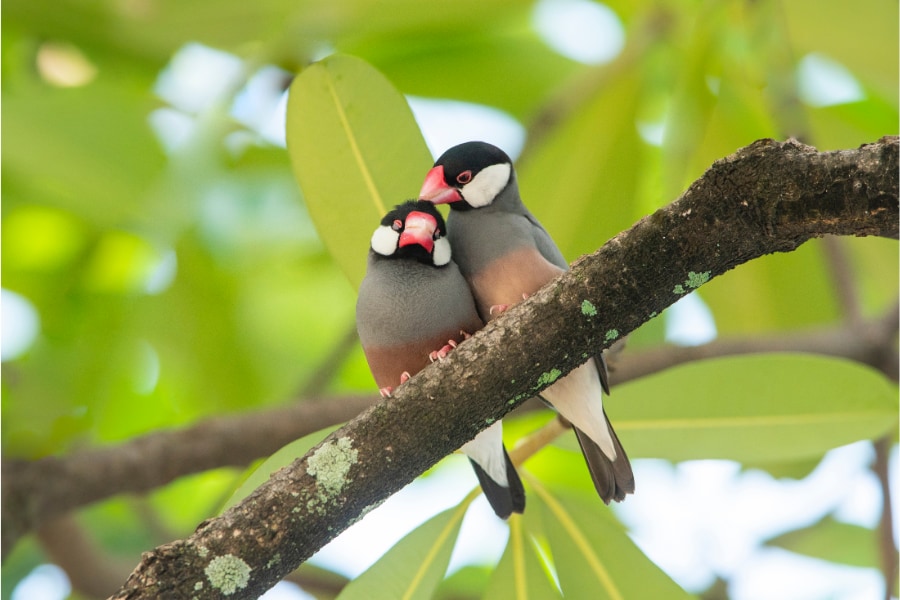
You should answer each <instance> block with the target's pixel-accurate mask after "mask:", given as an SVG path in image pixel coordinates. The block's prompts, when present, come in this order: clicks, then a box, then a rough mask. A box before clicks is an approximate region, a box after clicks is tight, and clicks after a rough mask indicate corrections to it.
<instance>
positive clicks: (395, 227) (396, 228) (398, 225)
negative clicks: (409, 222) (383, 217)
mask: <svg viewBox="0 0 900 600" xmlns="http://www.w3.org/2000/svg"><path fill="white" fill-rule="evenodd" d="M391 229H393V230H394V231H400V230H401V229H403V221H401V220H400V219H394V222H393V224H392V225H391Z"/></svg>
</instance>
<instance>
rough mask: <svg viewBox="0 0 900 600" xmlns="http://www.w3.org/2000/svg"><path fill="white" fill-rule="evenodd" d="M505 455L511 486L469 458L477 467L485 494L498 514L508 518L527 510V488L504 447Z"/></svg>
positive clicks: (476, 473)
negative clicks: (499, 480) (501, 481)
mask: <svg viewBox="0 0 900 600" xmlns="http://www.w3.org/2000/svg"><path fill="white" fill-rule="evenodd" d="M503 457H504V458H505V459H506V479H507V481H508V482H509V486H504V485H500V484H499V483H497V482H496V481H494V480H493V479H491V476H490V475H488V474H487V472H485V470H484V469H482V468H481V467H480V466H479V465H478V463H477V462H475V461H474V460H472V459H471V458H470V459H469V462H470V463H472V468H473V469H475V475H477V476H478V483H480V484H481V489H482V491H484V496H485V498H487V501H488V503H489V504H490V505H491V508H493V509H494V512H495V513H497V516H498V517H500V518H501V519H508V518H509V515H511V514H512V513H514V512H516V513H522V512H525V488H524V487H522V480H521V479H519V473H518V472H517V471H516V467H515V466H514V465H513V464H512V461H511V460H510V459H509V454H507V453H506V448H505V447H504V448H503Z"/></svg>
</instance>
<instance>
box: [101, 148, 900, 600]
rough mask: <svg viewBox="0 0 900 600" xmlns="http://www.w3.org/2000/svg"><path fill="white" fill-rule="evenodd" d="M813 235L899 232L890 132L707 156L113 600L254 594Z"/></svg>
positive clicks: (160, 552) (150, 558) (181, 543)
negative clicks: (571, 384) (593, 365)
mask: <svg viewBox="0 0 900 600" xmlns="http://www.w3.org/2000/svg"><path fill="white" fill-rule="evenodd" d="M826 234H835V235H857V236H863V235H880V236H889V237H897V235H898V143H897V138H884V139H883V140H881V141H880V142H878V143H875V144H870V145H866V146H863V147H861V148H860V149H858V150H847V151H838V152H826V153H819V152H816V151H815V149H813V148H810V147H808V146H803V145H802V144H799V143H797V142H793V141H790V142H787V143H777V142H774V141H771V140H763V141H760V142H756V143H754V144H752V145H750V146H748V147H746V148H743V149H741V150H739V151H738V152H736V153H735V154H733V155H732V156H729V157H727V158H725V159H723V160H720V161H717V162H716V163H715V164H713V166H712V167H711V168H710V169H709V170H708V171H707V172H706V173H705V174H704V175H703V176H702V177H701V178H700V179H699V180H697V181H696V182H695V183H694V184H693V185H691V187H690V188H689V189H688V190H687V191H686V192H685V193H684V194H683V195H682V197H681V198H679V200H678V201H676V202H674V203H673V204H671V205H669V206H667V207H665V208H663V209H661V210H659V211H657V212H656V213H654V214H653V215H651V216H649V217H647V218H645V219H643V220H641V221H640V222H638V223H637V224H636V225H635V226H634V227H632V228H631V229H630V230H629V231H627V232H625V233H622V234H620V235H618V236H616V237H615V238H613V239H612V240H610V241H609V242H608V243H607V244H606V245H604V246H603V247H602V248H601V249H600V250H598V251H597V252H595V253H594V254H592V255H591V256H589V257H586V258H582V259H581V260H579V261H577V262H576V263H575V264H574V265H573V267H572V269H571V271H569V272H568V273H566V274H564V275H563V276H561V277H560V278H559V279H558V280H556V281H555V282H553V283H552V284H550V285H548V286H546V287H544V288H543V289H542V290H541V291H539V292H538V293H537V294H535V295H533V296H532V297H530V298H529V299H528V300H527V301H525V302H523V303H521V304H519V305H517V306H515V307H513V308H511V309H510V310H509V311H507V312H505V313H504V314H503V315H501V316H500V317H499V318H498V319H496V320H495V321H492V322H491V323H490V324H488V326H487V327H485V328H484V329H483V330H482V331H480V332H478V333H477V334H476V335H475V336H473V337H472V339H470V340H468V341H466V342H465V343H463V344H461V345H460V347H459V348H457V349H456V350H455V351H454V352H452V353H451V354H450V355H449V357H448V358H447V359H446V360H445V361H443V363H440V364H436V365H431V366H429V367H428V368H426V369H425V370H424V371H422V373H420V374H419V375H417V376H416V377H414V378H413V379H411V380H410V381H409V382H407V383H406V384H404V385H403V386H401V387H400V388H398V390H397V392H396V394H395V396H394V398H392V399H391V400H389V401H387V402H381V403H379V404H377V405H376V406H374V407H372V408H371V409H369V410H367V411H366V412H365V413H364V414H362V415H360V416H359V417H357V418H356V419H354V420H353V421H351V422H350V423H348V424H347V425H346V426H345V427H344V428H342V429H341V430H339V431H337V432H335V433H334V434H332V435H330V436H329V437H328V438H326V439H325V440H324V441H323V442H322V443H321V444H319V445H318V446H316V447H315V448H314V449H313V450H312V451H310V453H308V454H307V455H306V456H305V457H303V458H301V459H298V460H296V461H294V463H293V464H291V465H290V466H288V467H286V468H284V469H281V470H279V471H277V472H276V473H274V474H273V475H272V477H271V478H270V480H269V481H268V482H267V483H266V484H264V485H263V486H261V487H260V488H259V489H257V490H256V491H255V492H254V493H253V494H251V495H250V496H249V497H247V498H246V499H245V500H244V501H243V502H242V503H240V504H238V505H236V506H234V507H232V508H231V509H229V510H228V511H226V512H225V513H224V514H223V515H222V516H220V517H218V518H215V519H210V520H208V521H205V522H203V523H201V524H200V526H199V527H198V528H197V530H196V531H195V532H194V534H193V535H191V536H190V537H189V538H187V539H184V540H178V541H175V542H172V543H170V544H166V545H163V546H160V547H158V548H156V549H155V550H154V551H152V552H149V553H146V554H145V555H144V557H143V559H142V561H141V563H140V564H139V565H138V567H137V568H136V569H135V571H134V572H133V573H132V575H131V577H129V579H128V581H127V582H126V583H125V585H124V586H123V588H122V589H121V590H120V591H119V593H118V594H117V595H116V596H115V597H117V598H158V597H167V598H191V597H197V598H214V597H219V596H220V595H222V594H223V593H224V594H229V595H233V597H235V598H251V597H256V596H258V595H259V594H261V593H262V592H263V591H264V590H266V589H268V588H269V587H271V586H272V585H274V584H275V583H276V582H277V581H279V580H280V579H282V578H283V577H284V576H285V575H286V574H287V573H289V572H290V571H292V570H293V569H294V568H295V567H296V566H297V565H299V564H300V563H301V562H303V561H305V560H306V559H307V558H309V556H311V555H312V554H313V553H314V552H315V551H316V550H318V549H319V548H320V547H321V546H322V545H324V544H325V543H326V542H327V541H329V540H330V539H332V538H334V537H335V536H336V535H337V534H338V533H340V532H341V531H343V530H344V529H346V528H347V527H348V526H349V525H350V524H352V523H353V522H355V521H356V520H358V519H359V518H360V517H361V516H362V515H364V514H365V513H366V512H367V511H368V510H370V509H371V508H373V507H374V506H377V505H378V504H380V503H381V502H383V501H384V500H385V499H386V498H387V497H388V496H390V495H391V494H393V493H394V492H396V491H397V490H399V489H400V488H401V487H403V486H404V485H406V484H407V483H409V482H410V481H412V480H413V479H414V478H415V477H417V476H418V475H419V474H421V473H422V472H424V471H425V470H426V469H427V468H429V467H430V466H432V465H433V464H435V463H436V462H437V461H438V460H440V459H441V458H443V457H444V456H445V455H447V454H449V453H450V452H452V451H453V450H455V449H456V448H458V447H459V446H461V445H462V444H463V443H464V442H466V441H467V440H469V439H471V438H472V437H474V436H475V435H476V434H477V432H478V431H479V430H480V429H481V428H483V427H485V426H486V425H487V424H488V423H491V422H493V420H495V419H497V418H500V417H502V416H503V415H504V414H506V413H507V412H509V411H510V410H511V409H512V408H514V407H515V406H517V405H518V404H520V403H522V402H523V401H524V400H526V399H528V398H530V397H532V396H534V395H535V394H536V393H538V392H540V391H541V390H542V389H543V388H544V387H546V386H547V385H549V384H551V383H552V382H553V381H555V380H556V379H557V378H558V377H560V376H562V375H564V374H565V373H567V372H569V371H570V370H571V369H572V368H574V367H575V366H577V365H578V364H579V362H581V361H583V360H584V357H587V356H590V355H592V354H595V353H596V352H597V351H599V349H600V348H603V347H606V346H608V345H609V344H610V343H611V342H612V341H614V340H615V339H616V338H618V337H620V336H622V335H626V334H628V333H629V332H631V331H633V330H634V329H635V328H636V327H638V326H639V325H640V324H642V323H643V322H645V321H646V320H648V319H650V318H652V316H654V315H656V314H658V313H659V312H661V311H662V310H663V309H664V308H666V307H667V306H669V305H670V304H672V303H673V302H675V301H676V300H677V299H679V298H680V297H682V296H683V295H684V294H685V293H688V292H690V291H691V290H692V289H694V288H696V287H699V286H700V285H702V284H703V283H705V282H706V281H708V280H709V279H710V278H712V277H716V276H718V275H720V274H722V273H724V272H726V271H728V270H730V269H732V268H734V267H735V266H737V265H739V264H742V263H744V262H746V261H748V260H752V259H753V258H757V257H759V256H762V255H765V254H769V253H772V252H788V251H791V250H794V249H795V248H797V247H798V246H799V245H800V244H802V243H804V242H805V241H807V240H809V239H810V238H813V237H819V236H822V235H826ZM595 307H601V310H597V309H596V308H595ZM535 340H540V343H536V342H535ZM448 381H451V382H453V384H452V385H448V384H447V382H448ZM474 390H477V394H475V393H473V391H474Z"/></svg>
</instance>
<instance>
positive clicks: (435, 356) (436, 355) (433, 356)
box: [428, 340, 456, 362]
mask: <svg viewBox="0 0 900 600" xmlns="http://www.w3.org/2000/svg"><path fill="white" fill-rule="evenodd" d="M454 348H456V342H455V341H454V340H447V344H446V345H445V346H444V347H443V348H441V349H440V350H435V351H434V352H431V353H430V354H429V355H428V359H429V360H431V362H434V361H436V360H444V358H446V356H447V355H448V354H450V351H451V350H453V349H454Z"/></svg>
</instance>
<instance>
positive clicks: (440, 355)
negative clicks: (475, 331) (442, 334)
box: [428, 332, 472, 362]
mask: <svg viewBox="0 0 900 600" xmlns="http://www.w3.org/2000/svg"><path fill="white" fill-rule="evenodd" d="M460 333H462V332H460ZM469 337H472V336H469ZM466 339H468V338H466ZM458 345H459V344H457V343H456V340H447V343H446V344H445V345H444V347H443V348H441V349H440V350H435V351H434V352H431V353H430V354H429V355H428V358H429V360H431V362H434V361H436V360H444V358H446V357H447V355H448V354H450V351H451V350H453V349H454V348H456V347H457V346H458Z"/></svg>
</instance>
